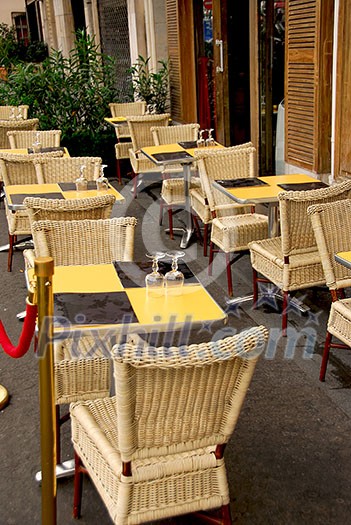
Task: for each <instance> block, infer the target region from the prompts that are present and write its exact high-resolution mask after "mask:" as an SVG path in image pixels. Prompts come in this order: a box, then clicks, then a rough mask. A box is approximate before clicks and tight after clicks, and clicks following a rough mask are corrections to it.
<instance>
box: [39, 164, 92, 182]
mask: <svg viewBox="0 0 351 525" xmlns="http://www.w3.org/2000/svg"><path fill="white" fill-rule="evenodd" d="M101 164H102V159H101V157H62V158H60V159H53V158H42V159H40V158H38V159H37V160H36V161H35V162H34V167H35V170H36V174H37V179H38V182H39V183H40V184H44V183H45V184H52V183H55V182H75V180H76V179H77V178H78V176H79V173H80V168H81V166H83V165H84V166H85V172H84V176H85V178H86V179H87V180H96V179H97V178H98V177H99V175H100V169H101Z"/></svg>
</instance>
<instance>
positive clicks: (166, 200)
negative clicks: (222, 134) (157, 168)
mask: <svg viewBox="0 0 351 525" xmlns="http://www.w3.org/2000/svg"><path fill="white" fill-rule="evenodd" d="M199 129H200V126H199V124H183V125H179V126H157V127H156V126H153V127H152V128H151V133H152V136H153V140H154V143H155V145H156V146H160V145H163V144H174V143H177V142H182V141H184V142H185V141H196V140H197V138H198V133H199ZM193 171H196V167H194V169H193ZM182 173H183V167H182V166H181V165H180V164H179V165H172V166H167V167H165V168H164V169H163V182H162V189H161V200H160V225H161V224H162V218H163V210H164V208H166V209H167V211H168V223H169V236H170V238H171V239H173V208H174V207H176V208H179V207H183V206H184V204H185V194H184V178H183V177H180V178H179V175H182ZM174 174H176V175H178V178H171V177H172V175H174ZM192 185H193V186H196V187H199V186H201V184H200V179H199V178H198V177H197V178H196V179H195V180H194V179H193V181H192Z"/></svg>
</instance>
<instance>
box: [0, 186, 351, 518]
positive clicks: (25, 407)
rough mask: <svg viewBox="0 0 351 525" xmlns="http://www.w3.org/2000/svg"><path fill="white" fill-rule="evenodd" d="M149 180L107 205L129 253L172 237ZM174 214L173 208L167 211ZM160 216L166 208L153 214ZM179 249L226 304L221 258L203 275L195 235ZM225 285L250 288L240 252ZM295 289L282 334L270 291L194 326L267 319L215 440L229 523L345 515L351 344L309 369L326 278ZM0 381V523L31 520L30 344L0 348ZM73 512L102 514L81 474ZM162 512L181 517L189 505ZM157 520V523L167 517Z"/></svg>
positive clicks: (9, 306)
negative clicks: (124, 228)
mask: <svg viewBox="0 0 351 525" xmlns="http://www.w3.org/2000/svg"><path fill="white" fill-rule="evenodd" d="M159 189H160V187H159V185H157V184H153V185H151V186H149V187H148V188H147V189H146V190H144V191H143V192H141V193H140V194H139V196H138V198H137V199H136V200H135V201H133V200H132V199H131V193H130V190H129V188H128V187H125V188H124V189H123V193H124V194H125V195H126V197H127V199H126V200H127V202H126V203H125V204H123V205H118V206H116V207H115V210H114V214H115V215H116V216H118V215H133V216H136V217H138V219H139V224H138V227H137V228H138V229H137V236H136V245H135V259H136V260H137V259H141V258H143V257H144V254H145V253H146V252H147V251H151V250H154V249H164V248H165V247H167V248H168V249H177V248H178V246H179V238H176V239H175V240H174V241H171V240H169V238H168V237H167V236H166V235H165V234H164V232H163V228H161V229H160V227H159V225H158V203H157V196H158V194H159ZM178 217H179V218H180V219H181V213H180V214H179V215H178ZM165 219H166V218H165ZM0 221H1V224H2V227H1V230H0V243H1V244H2V243H4V242H7V226H6V220H5V216H4V209H3V208H1V209H0ZM185 260H186V261H187V262H188V264H189V265H190V266H191V268H192V269H193V271H194V272H196V273H197V275H198V276H199V277H200V279H201V281H202V282H203V284H205V285H206V286H207V288H208V290H209V292H210V293H211V294H212V296H213V297H214V298H215V299H216V300H217V302H218V303H219V304H220V305H221V306H222V307H223V308H224V309H226V308H227V306H226V290H227V288H226V276H225V272H224V271H223V270H224V260H223V258H221V257H220V256H218V257H217V259H216V261H215V266H214V276H213V278H209V277H208V275H207V272H206V265H207V260H206V259H205V258H204V257H203V255H202V247H201V246H200V245H198V244H197V243H196V241H194V243H193V244H192V245H191V246H190V247H189V248H188V249H187V250H186V257H185ZM6 262H7V253H6V252H5V253H0V268H1V274H0V275H1V277H0V283H1V296H0V319H1V320H2V321H3V323H4V324H5V327H6V329H7V331H8V333H9V335H10V337H11V339H12V340H13V341H17V339H18V336H19V334H20V331H21V323H20V322H18V321H17V319H16V313H17V312H19V311H20V310H22V309H23V308H24V304H25V303H24V301H25V297H26V288H25V280H24V275H23V268H24V265H23V257H22V253H21V251H20V250H18V251H17V252H16V253H15V256H14V263H13V271H12V273H7V271H6ZM233 280H234V290H235V291H234V293H235V295H236V296H242V295H246V294H248V293H250V291H251V270H250V264H249V257H248V255H245V256H244V257H243V258H242V259H241V260H239V261H238V262H237V263H235V264H234V266H233ZM300 295H303V298H304V301H305V303H307V304H309V305H310V307H311V311H310V313H309V314H307V315H304V316H302V315H299V314H297V313H295V312H291V314H290V313H289V316H290V319H289V336H288V338H287V340H282V339H281V338H280V334H279V328H280V313H279V311H277V310H276V307H277V306H278V307H279V305H275V304H274V302H273V301H270V302H269V301H268V302H266V303H265V304H262V305H261V307H260V308H259V309H257V310H252V304H251V303H250V302H247V303H243V305H242V306H240V307H239V308H237V309H229V310H228V314H229V321H228V324H227V326H226V327H224V328H222V329H220V330H219V329H218V326H217V328H216V333H215V334H213V333H212V334H211V333H210V332H209V331H208V329H209V328H210V327H207V326H203V327H202V328H201V329H199V330H198V331H196V333H195V334H194V338H195V339H196V340H200V339H206V340H208V339H210V338H211V337H214V336H215V337H218V336H220V335H224V336H225V335H228V334H232V333H234V332H235V331H241V330H243V329H245V328H248V327H250V326H253V325H257V324H264V325H266V326H267V327H268V328H269V329H270V341H269V344H268V346H267V349H266V351H265V353H264V355H262V357H261V359H260V361H259V364H258V366H257V369H256V372H255V374H254V378H253V381H252V384H251V386H250V390H249V392H248V395H247V398H246V401H245V404H244V407H243V409H242V412H241V416H240V419H239V423H238V425H237V428H236V430H235V432H234V434H233V436H232V439H231V441H230V443H229V445H228V447H227V449H226V464H227V469H228V477H229V483H230V494H231V508H232V516H233V521H234V523H238V524H243V525H244V524H245V525H246V524H247V525H252V524H253V525H255V524H265V525H266V524H272V525H275V524H289V525H290V524H291V525H294V524H296V525H300V524H301V525H302V524H307V523H308V524H309V525H314V524H319V523H324V524H325V523H328V524H340V525H341V524H346V523H350V515H351V502H350V498H349V485H350V470H351V469H350V467H351V457H350V456H351V454H350V452H351V450H350V449H351V446H350V439H349V436H350V431H351V403H350V386H351V376H350V369H351V351H350V352H348V351H344V350H337V351H335V352H334V353H333V355H332V358H331V361H330V365H329V368H328V372H327V378H326V382H325V383H324V384H322V383H320V382H319V381H318V373H319V366H320V360H321V352H322V348H323V341H324V335H325V326H326V320H327V316H328V310H329V306H330V299H329V293H328V291H327V290H326V289H318V290H317V291H308V292H306V293H305V294H300ZM0 384H3V385H4V386H6V387H7V388H8V390H9V393H10V395H11V399H10V403H9V405H8V406H7V408H5V409H4V410H2V411H1V412H0V442H1V447H0V465H1V470H0V472H1V480H0V509H1V510H0V525H5V524H6V525H24V524H29V523H31V524H39V523H40V520H41V510H40V506H41V491H40V486H39V485H38V484H37V483H36V482H35V481H34V475H35V472H36V471H37V470H39V469H40V442H39V441H40V435H39V407H38V363H37V359H36V358H35V357H34V355H33V351H32V349H31V350H30V351H29V352H28V353H27V355H26V356H24V357H23V358H21V359H17V360H15V359H11V358H10V357H8V356H7V355H5V354H4V353H3V352H2V350H1V351H0ZM65 427H66V428H65V429H64V432H63V434H64V438H63V441H64V444H63V452H64V456H65V459H68V458H70V457H72V448H71V445H70V436H69V424H66V425H65ZM57 494H58V499H57V507H58V521H57V522H58V524H62V525H63V524H64V525H67V524H71V523H72V524H73V523H77V522H75V521H74V520H73V519H72V517H71V515H72V512H71V508H72V495H73V479H72V478H68V479H65V480H60V481H59V482H58V487H57ZM82 513H83V517H82V519H81V520H80V521H79V522H78V523H81V524H82V525H83V524H87V525H88V524H89V525H90V524H91V525H95V524H102V523H104V524H105V523H106V524H107V523H110V519H109V517H108V514H107V512H106V510H105V508H104V506H103V504H102V502H101V500H100V497H99V496H98V494H97V493H96V491H95V489H94V487H93V486H92V484H91V483H90V481H89V479H86V480H84V489H83V508H82ZM171 522H172V523H178V524H179V523H181V524H184V525H185V524H188V523H189V524H190V523H193V522H194V521H193V520H192V518H191V517H181V518H178V519H177V520H175V521H171ZM171 522H170V521H166V522H163V523H171Z"/></svg>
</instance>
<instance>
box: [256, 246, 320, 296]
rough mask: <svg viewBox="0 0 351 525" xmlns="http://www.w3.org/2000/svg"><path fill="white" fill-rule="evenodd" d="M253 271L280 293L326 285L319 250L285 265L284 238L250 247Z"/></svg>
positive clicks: (307, 253) (291, 260)
mask: <svg viewBox="0 0 351 525" xmlns="http://www.w3.org/2000/svg"><path fill="white" fill-rule="evenodd" d="M249 248H250V257H251V264H252V267H253V268H254V269H255V270H257V272H259V273H260V274H262V275H263V276H264V277H266V278H267V279H269V280H270V281H271V282H272V283H274V284H275V285H276V286H278V287H279V288H280V289H282V290H285V291H289V290H291V291H292V290H300V289H303V288H309V287H310V286H318V285H323V284H325V277H324V272H323V268H322V264H321V259H320V255H319V252H318V250H317V247H315V246H314V247H311V248H310V249H309V250H304V252H303V253H301V254H296V255H291V256H290V257H289V264H284V255H283V252H282V243H281V237H273V238H271V239H263V240H261V241H255V242H252V243H250V244H249Z"/></svg>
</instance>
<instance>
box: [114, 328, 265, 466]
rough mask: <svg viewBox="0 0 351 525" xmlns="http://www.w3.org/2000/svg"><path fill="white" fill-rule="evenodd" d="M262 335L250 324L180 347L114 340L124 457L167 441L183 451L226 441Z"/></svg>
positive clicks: (145, 454) (150, 452)
mask: <svg viewBox="0 0 351 525" xmlns="http://www.w3.org/2000/svg"><path fill="white" fill-rule="evenodd" d="M266 338H267V331H266V329H265V328H263V327H256V328H254V329H251V330H249V331H246V332H242V333H241V334H238V335H235V336H232V337H228V338H226V339H224V340H222V341H217V342H215V343H212V342H211V343H202V344H200V345H195V344H194V345H191V346H189V347H188V348H186V349H184V348H182V349H180V348H176V347H173V348H171V349H166V348H158V349H153V350H154V351H152V349H150V348H148V347H147V346H145V347H138V346H133V345H129V344H126V345H123V346H122V347H121V346H116V347H114V349H113V350H114V355H115V357H114V368H115V388H116V396H117V404H116V406H117V423H118V444H119V449H120V452H121V456H122V459H123V460H124V461H130V460H132V459H133V458H136V457H138V455H139V453H140V449H143V457H148V456H152V455H155V452H156V450H157V448H158V449H159V453H160V455H161V454H162V449H163V451H164V452H166V450H167V448H168V447H169V448H170V449H171V448H172V447H173V446H174V447H177V446H178V447H181V448H182V450H183V451H184V450H191V449H194V448H200V447H206V446H211V445H212V446H213V445H216V444H218V443H226V442H227V441H228V439H229V437H230V435H231V434H232V432H233V430H234V427H235V424H236V421H237V419H238V416H239V413H240V409H241V406H242V403H243V400H244V397H245V394H246V390H247V388H248V386H249V383H250V380H251V376H252V373H253V370H254V368H255V365H256V362H257V359H258V356H259V354H260V351H262V349H263V348H264V345H265V341H266ZM160 392H162V395H163V396H164V398H163V399H162V400H161V401H160V396H159V394H160ZM122 399H123V400H124V401H125V404H124V409H123V410H119V400H121V401H122ZM127 400H128V401H127ZM127 406H128V408H127ZM179 450H180V449H179Z"/></svg>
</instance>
